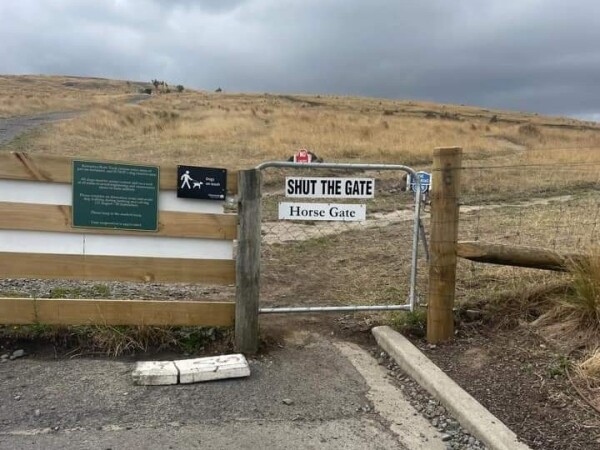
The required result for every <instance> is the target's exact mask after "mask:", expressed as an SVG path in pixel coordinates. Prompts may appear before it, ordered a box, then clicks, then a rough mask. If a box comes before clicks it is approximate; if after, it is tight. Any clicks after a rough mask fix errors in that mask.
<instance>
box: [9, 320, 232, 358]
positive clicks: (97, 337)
mask: <svg viewBox="0 0 600 450" xmlns="http://www.w3.org/2000/svg"><path fill="white" fill-rule="evenodd" d="M0 336H1V337H2V338H4V339H6V340H8V341H10V340H13V341H19V342H24V341H25V342H26V341H36V342H38V343H39V342H47V343H50V344H53V345H55V346H56V347H57V348H59V349H61V350H63V351H65V352H68V354H69V355H92V354H96V355H97V354H100V355H105V356H110V357H117V356H122V355H133V354H139V353H147V352H160V351H165V350H170V351H178V352H185V353H188V354H194V353H199V352H203V351H205V350H206V349H207V347H210V346H212V345H215V344H216V343H217V342H220V344H219V345H225V346H228V345H230V336H229V331H228V330H225V329H220V328H201V327H159V326H148V325H145V326H109V325H89V326H54V325H46V324H33V325H17V326H4V327H0Z"/></svg>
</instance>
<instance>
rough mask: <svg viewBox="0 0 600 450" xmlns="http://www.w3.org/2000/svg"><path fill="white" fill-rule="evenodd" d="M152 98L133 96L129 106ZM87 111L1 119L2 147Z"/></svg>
mask: <svg viewBox="0 0 600 450" xmlns="http://www.w3.org/2000/svg"><path fill="white" fill-rule="evenodd" d="M148 98H150V96H149V95H146V94H143V95H142V94H139V95H133V96H131V97H130V98H129V99H128V100H127V102H126V103H127V104H137V103H140V102H142V101H144V100H147V99H148ZM84 112H85V111H59V112H52V113H46V114H37V115H33V116H21V117H11V118H8V119H0V147H2V146H3V145H5V144H7V143H9V142H10V141H12V140H13V139H15V138H17V137H19V135H21V134H23V133H25V132H27V131H31V130H33V129H34V128H37V127H39V126H42V125H48V124H52V123H56V122H61V121H63V120H70V119H74V118H75V117H77V116H79V115H81V114H83V113H84Z"/></svg>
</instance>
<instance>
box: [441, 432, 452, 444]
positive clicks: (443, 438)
mask: <svg viewBox="0 0 600 450" xmlns="http://www.w3.org/2000/svg"><path fill="white" fill-rule="evenodd" d="M450 439H452V436H451V435H450V434H442V441H444V442H448V441H449V440H450Z"/></svg>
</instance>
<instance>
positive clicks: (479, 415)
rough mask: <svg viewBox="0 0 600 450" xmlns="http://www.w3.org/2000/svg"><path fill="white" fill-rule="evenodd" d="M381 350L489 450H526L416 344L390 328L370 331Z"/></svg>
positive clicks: (512, 433) (526, 447)
mask: <svg viewBox="0 0 600 450" xmlns="http://www.w3.org/2000/svg"><path fill="white" fill-rule="evenodd" d="M372 332H373V335H374V336H375V339H376V340H377V343H378V344H379V346H380V347H381V348H382V349H383V350H385V351H386V352H387V353H388V354H389V355H390V356H391V357H392V358H394V360H395V361H396V363H397V364H398V365H399V366H400V368H401V369H402V370H404V371H405V372H406V373H407V374H408V375H410V376H411V377H412V378H413V379H414V380H415V381H416V382H417V383H419V384H420V385H421V387H423V388H424V389H425V390H427V391H428V392H429V393H430V394H431V395H433V396H434V397H435V398H436V399H438V400H439V401H440V402H441V403H442V404H443V405H444V406H445V407H446V409H448V411H450V412H451V413H452V415H454V417H455V418H456V419H457V420H458V421H459V422H460V424H461V425H462V426H463V427H464V428H465V429H467V430H468V431H469V432H470V433H472V434H473V435H474V436H476V437H477V438H478V439H480V440H481V441H482V442H483V443H484V444H485V445H487V446H488V447H489V448H490V449H493V450H527V449H529V447H528V446H527V445H525V444H523V443H522V442H519V440H518V438H517V435H516V434H515V433H514V432H512V431H511V430H510V429H509V428H508V427H507V426H506V425H504V424H503V423H502V422H501V421H500V420H499V419H498V418H496V417H495V416H494V415H493V414H492V413H490V412H489V411H488V410H487V409H486V408H484V407H483V406H482V405H481V404H480V403H479V402H478V401H477V400H475V399H474V398H473V397H471V395H469V394H468V393H467V392H466V391H464V390H463V389H462V388H461V387H460V386H459V385H458V384H456V383H455V382H454V381H453V380H452V379H451V378H450V377H449V376H448V375H446V374H445V373H444V372H442V370H441V369H440V368H439V367H437V366H436V365H435V364H434V363H433V362H431V360H429V358H427V357H426V356H425V355H424V354H423V353H422V352H421V351H420V350H419V349H418V348H417V347H415V346H414V345H413V344H412V343H411V342H410V341H409V340H408V339H406V338H405V337H404V336H402V335H401V334H399V333H397V332H395V331H394V330H392V329H391V328H390V327H387V326H383V327H375V328H373V330H372Z"/></svg>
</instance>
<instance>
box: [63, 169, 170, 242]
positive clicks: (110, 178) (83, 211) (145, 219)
mask: <svg viewBox="0 0 600 450" xmlns="http://www.w3.org/2000/svg"><path fill="white" fill-rule="evenodd" d="M158 186H159V169H158V167H154V166H134V165H129V164H113V163H104V162H93V161H73V226H74V227H86V228H113V229H123V230H140V231H156V230H157V229H158Z"/></svg>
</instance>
